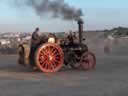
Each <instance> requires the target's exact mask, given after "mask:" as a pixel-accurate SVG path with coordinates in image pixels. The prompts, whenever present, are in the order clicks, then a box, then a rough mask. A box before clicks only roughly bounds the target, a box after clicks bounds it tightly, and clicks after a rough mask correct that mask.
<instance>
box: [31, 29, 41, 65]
mask: <svg viewBox="0 0 128 96" xmlns="http://www.w3.org/2000/svg"><path fill="white" fill-rule="evenodd" d="M39 44H40V35H39V28H36V29H35V31H34V32H33V33H32V38H31V49H30V64H31V65H32V66H35V60H34V56H35V51H36V49H37V47H38V45H39Z"/></svg>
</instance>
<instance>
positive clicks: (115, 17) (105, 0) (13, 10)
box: [0, 0, 128, 32]
mask: <svg viewBox="0 0 128 96" xmlns="http://www.w3.org/2000/svg"><path fill="white" fill-rule="evenodd" d="M21 1H22V0H21ZM65 2H66V3H68V4H69V5H71V6H74V7H76V8H81V9H82V11H83V13H84V16H83V17H82V18H83V20H84V22H85V24H84V30H100V29H111V28H113V27H118V26H124V27H128V21H127V20H128V5H127V4H128V0H65ZM37 26H38V27H40V29H41V31H42V32H43V31H50V32H62V31H69V30H77V23H76V22H75V21H65V20H62V19H60V18H56V19H53V18H50V17H47V16H44V17H43V16H42V18H40V17H39V16H37V15H36V13H35V12H34V10H32V9H31V8H26V7H22V8H21V7H17V6H15V5H14V0H0V32H31V31H33V30H34V28H35V27H37Z"/></svg>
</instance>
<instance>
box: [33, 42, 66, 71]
mask: <svg viewBox="0 0 128 96" xmlns="http://www.w3.org/2000/svg"><path fill="white" fill-rule="evenodd" d="M63 61H64V54H63V50H62V49H61V48H60V46H59V45H57V44H53V43H47V44H44V45H42V46H40V47H39V48H38V49H37V52H36V60H35V62H36V64H37V66H38V67H39V69H40V70H41V71H43V72H45V73H53V72H57V71H59V70H60V69H61V68H62V65H63Z"/></svg>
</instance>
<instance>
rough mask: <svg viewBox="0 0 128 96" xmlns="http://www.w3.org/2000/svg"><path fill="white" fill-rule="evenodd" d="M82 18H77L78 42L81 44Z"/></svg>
mask: <svg viewBox="0 0 128 96" xmlns="http://www.w3.org/2000/svg"><path fill="white" fill-rule="evenodd" d="M83 24H84V22H83V20H82V19H79V20H78V29H79V43H80V44H82V40H83V36H82V35H83Z"/></svg>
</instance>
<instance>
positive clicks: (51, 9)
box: [16, 0, 83, 20]
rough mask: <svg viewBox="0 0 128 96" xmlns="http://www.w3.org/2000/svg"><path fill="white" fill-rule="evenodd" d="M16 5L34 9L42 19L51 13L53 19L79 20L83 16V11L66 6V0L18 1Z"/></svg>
mask: <svg viewBox="0 0 128 96" xmlns="http://www.w3.org/2000/svg"><path fill="white" fill-rule="evenodd" d="M21 2H22V3H21ZM16 4H18V5H25V6H27V7H32V8H33V9H34V10H35V12H36V14H37V15H39V16H40V17H42V16H43V15H44V14H46V13H50V14H51V15H52V17H53V18H58V17H59V18H62V19H65V20H78V19H80V17H81V16H83V12H82V10H81V9H77V8H75V7H73V6H70V5H68V4H66V3H65V1H64V0H16Z"/></svg>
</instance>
